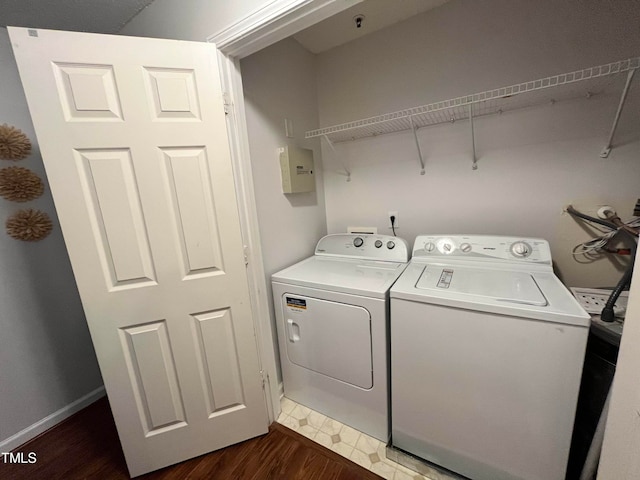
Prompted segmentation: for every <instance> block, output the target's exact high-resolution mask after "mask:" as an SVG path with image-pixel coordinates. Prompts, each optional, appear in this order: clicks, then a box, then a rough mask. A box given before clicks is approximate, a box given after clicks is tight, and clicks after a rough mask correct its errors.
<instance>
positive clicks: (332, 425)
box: [320, 417, 342, 435]
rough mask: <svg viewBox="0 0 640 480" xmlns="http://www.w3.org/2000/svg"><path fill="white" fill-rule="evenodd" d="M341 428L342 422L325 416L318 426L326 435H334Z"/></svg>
mask: <svg viewBox="0 0 640 480" xmlns="http://www.w3.org/2000/svg"><path fill="white" fill-rule="evenodd" d="M341 429H342V424H341V423H340V422H339V421H337V420H334V419H333V418H329V417H327V418H326V420H325V421H324V423H323V424H322V426H321V427H320V431H321V432H324V433H326V434H327V435H335V434H337V433H340V430H341Z"/></svg>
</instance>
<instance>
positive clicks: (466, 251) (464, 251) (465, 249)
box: [460, 243, 472, 253]
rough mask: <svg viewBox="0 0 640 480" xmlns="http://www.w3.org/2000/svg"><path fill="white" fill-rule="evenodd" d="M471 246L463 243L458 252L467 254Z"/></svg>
mask: <svg viewBox="0 0 640 480" xmlns="http://www.w3.org/2000/svg"><path fill="white" fill-rule="evenodd" d="M471 248H472V247H471V244H470V243H463V244H462V245H460V250H461V251H462V252H463V253H469V252H470V251H471Z"/></svg>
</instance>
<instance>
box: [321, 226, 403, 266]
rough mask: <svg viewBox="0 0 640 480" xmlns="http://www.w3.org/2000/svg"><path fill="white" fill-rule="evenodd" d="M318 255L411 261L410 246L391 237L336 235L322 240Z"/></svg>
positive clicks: (400, 239) (354, 234) (352, 234)
mask: <svg viewBox="0 0 640 480" xmlns="http://www.w3.org/2000/svg"><path fill="white" fill-rule="evenodd" d="M316 255H327V256H334V257H349V258H358V259H363V260H380V261H384V262H400V263H406V262H408V261H409V244H408V243H407V241H406V240H404V239H402V238H400V237H392V236H390V235H368V234H357V233H335V234H332V235H327V236H325V237H322V238H321V239H320V241H319V242H318V245H317V246H316Z"/></svg>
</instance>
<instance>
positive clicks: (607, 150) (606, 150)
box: [600, 68, 636, 158]
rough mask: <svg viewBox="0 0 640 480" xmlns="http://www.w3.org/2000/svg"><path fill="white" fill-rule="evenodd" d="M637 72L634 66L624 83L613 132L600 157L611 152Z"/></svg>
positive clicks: (605, 156)
mask: <svg viewBox="0 0 640 480" xmlns="http://www.w3.org/2000/svg"><path fill="white" fill-rule="evenodd" d="M634 73H636V69H635V68H632V69H630V70H629V72H628V73H627V83H625V84H624V89H623V90H622V95H621V96H620V104H619V105H618V111H617V112H616V116H615V118H614V119H613V126H612V127H611V133H610V134H609V140H608V141H607V145H606V146H605V147H604V148H603V149H602V152H600V158H607V157H608V156H609V153H610V152H611V148H612V147H611V144H612V143H613V136H614V135H615V133H616V129H617V128H618V122H619V121H620V115H621V114H622V109H623V108H624V102H625V101H626V100H627V94H628V93H629V86H630V85H631V80H632V79H633V74H634Z"/></svg>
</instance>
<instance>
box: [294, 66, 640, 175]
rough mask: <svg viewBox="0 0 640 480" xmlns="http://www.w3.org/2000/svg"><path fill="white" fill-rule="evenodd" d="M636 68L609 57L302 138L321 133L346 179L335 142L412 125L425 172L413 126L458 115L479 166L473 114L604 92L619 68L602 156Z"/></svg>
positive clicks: (608, 147)
mask: <svg viewBox="0 0 640 480" xmlns="http://www.w3.org/2000/svg"><path fill="white" fill-rule="evenodd" d="M638 68H640V57H633V58H629V59H626V60H621V61H618V62H613V63H607V64H605V65H599V66H596V67H590V68H585V69H583V70H577V71H574V72H569V73H563V74H560V75H554V76H551V77H546V78H540V79H537V80H532V81H529V82H524V83H518V84H516V85H510V86H508V87H501V88H496V89H493V90H487V91H485V92H480V93H474V94H471V95H465V96H462V97H457V98H452V99H450V100H444V101H441V102H435V103H430V104H428V105H422V106H419V107H413V108H409V109H405V110H399V111H397V112H391V113H385V114H384V115H378V116H375V117H369V118H364V119H362V120H356V121H353V122H347V123H342V124H339V125H333V126H330V127H325V128H320V129H317V130H310V131H308V132H306V133H305V138H315V137H322V138H324V139H325V140H326V141H327V143H328V144H329V146H330V148H331V150H332V151H333V153H334V155H335V156H336V157H337V158H338V159H339V160H340V161H341V163H342V167H343V169H344V174H345V175H346V176H347V181H350V180H351V171H350V170H349V168H348V166H347V165H346V164H345V163H344V162H343V161H342V159H341V157H340V155H339V152H338V151H337V149H336V147H335V144H336V143H341V142H348V141H352V140H358V139H361V138H366V137H376V136H378V135H386V134H389V133H395V132H401V131H405V130H411V131H412V132H413V136H414V139H415V143H416V148H417V153H418V160H419V162H420V174H421V175H424V173H425V160H424V156H423V153H422V149H421V148H420V142H419V140H418V134H417V131H418V129H420V128H423V127H428V126H431V125H439V124H442V123H447V122H455V121H458V120H467V119H468V120H469V124H470V133H471V152H472V162H473V163H472V168H473V169H474V170H476V169H477V168H478V164H477V156H476V147H475V134H474V130H473V120H474V118H476V117H480V116H485V115H493V114H500V113H503V112H507V111H511V110H516V109H521V108H526V107H531V106H536V105H542V104H548V103H555V102H557V101H562V100H568V99H575V98H581V97H582V98H585V97H586V98H590V97H592V96H594V95H597V94H599V93H602V92H603V91H604V89H605V87H607V86H609V84H610V83H611V82H612V79H613V78H615V77H616V76H617V75H618V74H621V73H624V72H627V78H626V82H625V85H624V88H623V90H622V94H621V97H620V102H619V105H618V110H617V112H616V115H615V118H614V120H613V125H612V127H611V132H610V134H609V139H608V141H607V145H606V146H605V147H604V149H603V150H602V152H601V153H600V156H601V157H602V158H606V157H608V156H609V152H610V151H611V148H612V142H613V137H614V135H615V132H616V128H617V126H618V122H619V120H620V114H621V113H622V109H623V107H624V103H625V100H626V98H627V94H628V92H629V87H630V85H631V81H632V79H633V76H634V73H635V72H636V70H637V69H638Z"/></svg>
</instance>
